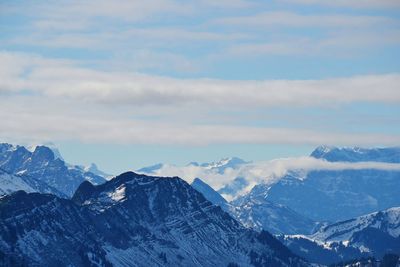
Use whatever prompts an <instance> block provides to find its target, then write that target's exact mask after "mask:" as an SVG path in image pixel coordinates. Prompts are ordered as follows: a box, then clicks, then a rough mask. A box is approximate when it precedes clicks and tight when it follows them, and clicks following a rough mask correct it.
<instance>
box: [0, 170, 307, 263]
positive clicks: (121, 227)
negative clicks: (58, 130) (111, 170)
mask: <svg viewBox="0 0 400 267" xmlns="http://www.w3.org/2000/svg"><path fill="white" fill-rule="evenodd" d="M0 217H1V220H0V229H1V231H0V237H1V239H0V241H1V242H0V260H1V262H3V263H5V265H6V266H7V265H10V266H17V265H18V266H19V265H29V266H71V265H73V266H308V264H307V263H306V262H305V261H304V260H302V259H300V258H299V257H297V256H296V255H295V254H293V253H292V252H291V251H290V250H289V249H287V248H286V247H285V246H283V245H282V244H281V243H280V242H279V241H278V240H277V239H275V238H274V237H273V236H272V235H270V234H269V233H268V232H265V231H261V232H256V231H253V230H250V229H247V228H245V227H243V226H242V225H241V224H240V223H238V222H237V221H236V220H234V219H233V218H231V217H230V216H229V214H227V213H226V212H224V211H223V210H222V209H221V208H220V207H218V206H216V205H213V204H212V203H210V202H209V201H207V200H206V199H205V198H204V197H203V195H202V194H200V193H198V192H197V191H196V190H194V189H193V188H192V187H191V186H190V185H189V184H187V183H186V182H185V181H183V180H182V179H180V178H177V177H171V178H168V177H162V178H161V177H150V176H145V175H139V174H136V173H133V172H128V173H124V174H122V175H120V176H117V177H116V178H114V179H112V180H110V181H108V182H106V183H104V184H101V185H98V186H95V185H93V184H91V183H90V182H87V181H86V182H83V183H82V184H81V185H80V186H79V188H78V189H77V191H76V192H75V194H74V195H73V197H72V199H62V198H59V197H57V196H55V195H50V194H40V193H26V192H24V191H18V192H15V193H13V194H11V195H6V196H3V197H2V198H1V199H0Z"/></svg>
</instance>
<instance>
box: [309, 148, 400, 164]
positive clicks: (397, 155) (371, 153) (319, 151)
mask: <svg viewBox="0 0 400 267" xmlns="http://www.w3.org/2000/svg"><path fill="white" fill-rule="evenodd" d="M311 157H314V158H318V159H325V160H327V161H331V162H338V161H347V162H362V161H376V162H389V163H400V147H387V148H361V147H335V146H319V147H317V148H316V149H315V150H314V151H313V152H312V153H311Z"/></svg>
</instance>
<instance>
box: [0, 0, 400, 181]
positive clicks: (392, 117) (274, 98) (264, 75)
mask: <svg viewBox="0 0 400 267" xmlns="http://www.w3.org/2000/svg"><path fill="white" fill-rule="evenodd" d="M0 121H1V126H0V140H1V142H11V143H14V144H35V143H48V142H52V143H54V144H55V145H56V146H57V147H58V148H59V150H60V152H61V154H62V155H63V157H64V158H65V159H66V160H67V161H68V162H71V163H75V164H89V163H91V162H95V163H97V165H98V166H99V167H100V168H101V169H103V170H105V171H107V172H110V173H114V174H116V173H119V172H122V171H125V170H128V169H138V168H140V167H142V166H146V165H151V164H154V163H158V162H168V163H174V164H180V165H182V164H185V163H188V162H190V161H199V162H209V161H216V160H218V159H220V158H223V157H229V156H238V157H242V158H244V159H246V160H270V159H273V158H280V157H295V156H302V155H307V154H309V153H310V152H311V151H312V150H313V148H314V147H316V146H318V145H322V144H325V145H336V146H362V147H376V146H380V147H382V146H399V145H400V1H398V0H336V1H325V0H279V1H277V0H276V1H245V0H229V1H228V0H220V1H210V0H197V1H190V0H187V1H173V0H153V1H125V0H115V1H106V0H96V1H63V0H58V1H19V0H15V1H0Z"/></svg>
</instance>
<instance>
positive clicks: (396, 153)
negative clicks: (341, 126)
mask: <svg viewBox="0 0 400 267" xmlns="http://www.w3.org/2000/svg"><path fill="white" fill-rule="evenodd" d="M311 156H313V157H318V158H322V159H325V160H329V161H345V160H348V161H349V162H358V161H380V162H389V163H397V162H400V149H398V148H380V149H360V148H334V147H328V148H327V147H318V148H317V149H316V150H314V151H313V152H312V153H311ZM349 157H350V159H349ZM398 188H400V171H398V170H378V169H360V170H352V169H345V170H311V171H308V172H307V173H306V174H305V175H304V174H303V173H299V174H297V173H296V172H291V173H288V174H287V175H285V176H284V177H282V178H281V179H280V180H279V181H278V182H277V183H275V184H273V185H272V186H269V187H265V192H264V194H265V196H266V199H267V200H269V201H271V202H273V203H277V204H282V205H285V206H288V207H290V208H291V209H293V210H295V211H296V212H298V213H300V214H303V215H304V216H306V217H308V218H311V219H312V220H315V221H326V220H328V221H332V222H334V221H339V220H345V219H349V218H353V217H357V216H361V215H363V214H367V213H370V212H374V211H377V210H385V209H388V208H390V207H394V206H398V205H400V194H398ZM249 194H251V193H249Z"/></svg>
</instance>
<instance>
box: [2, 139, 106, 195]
mask: <svg viewBox="0 0 400 267" xmlns="http://www.w3.org/2000/svg"><path fill="white" fill-rule="evenodd" d="M0 168H2V169H4V170H5V171H7V172H8V173H11V174H14V175H19V176H21V178H22V179H24V181H25V182H26V183H28V184H29V185H30V186H31V187H32V188H33V189H35V190H36V191H38V192H42V193H52V194H55V195H58V196H61V197H65V196H72V194H73V193H74V192H75V190H76V188H77V187H78V186H79V185H80V184H81V183H82V182H83V181H85V180H89V181H91V182H92V183H94V184H100V183H103V182H105V179H104V178H103V177H101V176H98V175H95V174H93V173H91V172H85V171H83V170H82V169H81V168H79V167H77V166H68V165H67V164H66V163H65V162H64V161H63V160H61V159H60V158H59V157H55V156H54V153H53V151H52V150H51V149H50V148H48V147H46V146H37V147H36V148H35V150H34V151H33V152H31V151H29V150H27V149H26V148H25V147H23V146H16V147H15V146H12V145H10V144H0Z"/></svg>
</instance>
